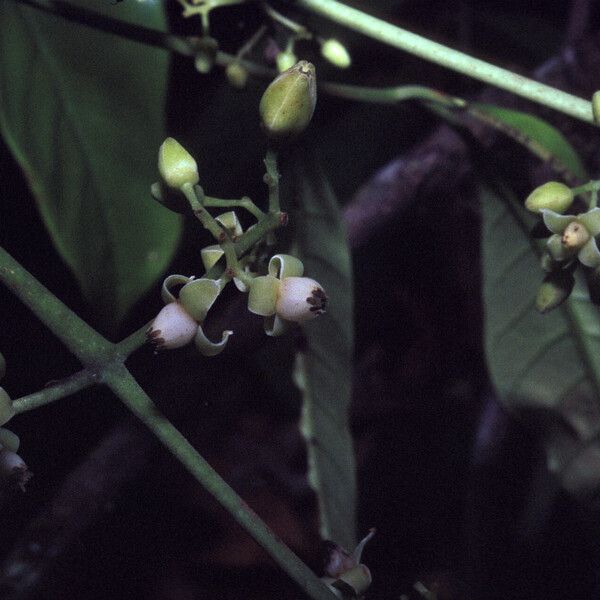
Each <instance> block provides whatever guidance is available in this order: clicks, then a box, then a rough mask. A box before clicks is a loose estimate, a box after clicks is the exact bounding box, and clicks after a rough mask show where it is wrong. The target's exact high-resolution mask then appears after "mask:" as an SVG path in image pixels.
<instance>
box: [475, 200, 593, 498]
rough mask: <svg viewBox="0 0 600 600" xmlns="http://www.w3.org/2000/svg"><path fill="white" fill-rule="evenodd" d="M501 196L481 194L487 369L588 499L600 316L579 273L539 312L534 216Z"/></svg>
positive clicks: (562, 474) (571, 486)
mask: <svg viewBox="0 0 600 600" xmlns="http://www.w3.org/2000/svg"><path fill="white" fill-rule="evenodd" d="M503 196H504V197H501V196H500V195H499V194H498V193H495V192H492V191H491V190H490V189H489V188H485V189H484V190H483V191H482V193H481V200H482V209H483V231H482V261H483V264H482V267H483V274H484V276H483V301H484V328H485V352H486V358H487V364H488V368H489V371H490V375H491V378H492V381H493V383H494V386H495V388H496V390H497V392H498V394H499V396H500V399H501V400H502V402H503V403H504V404H505V406H507V407H508V408H509V409H511V410H516V411H517V412H519V413H522V412H523V411H525V410H526V411H527V412H528V413H529V414H530V415H531V416H532V418H533V419H535V422H536V423H537V424H538V425H540V426H544V427H545V429H546V431H545V438H544V439H545V444H546V452H547V458H548V466H549V468H550V469H551V470H552V471H553V472H554V473H555V474H556V475H557V476H558V477H559V478H560V480H561V482H562V484H563V486H564V487H565V488H566V489H568V490H569V491H571V492H573V493H575V494H577V495H579V496H580V497H588V496H589V495H593V494H594V493H597V490H598V489H599V488H600V476H599V475H598V469H597V468H596V467H597V465H596V462H595V457H596V455H597V454H598V452H599V451H600V446H599V444H598V435H599V434H600V318H599V315H598V311H597V308H596V307H595V306H594V305H593V304H592V303H591V302H590V300H589V296H588V293H587V290H586V289H585V284H584V282H583V280H582V278H581V277H578V278H577V283H576V286H575V289H574V291H573V293H572V295H571V297H570V298H569V299H568V300H567V301H566V302H565V303H564V304H563V305H562V306H561V307H559V308H558V309H556V310H554V311H552V312H550V313H547V314H544V315H541V314H539V313H537V311H536V310H535V308H534V299H535V295H536V292H537V288H538V286H539V285H540V283H541V280H542V276H543V274H542V271H541V269H540V266H539V262H538V259H537V253H538V252H539V248H538V247H537V244H536V242H535V241H533V240H532V239H531V238H530V237H529V228H530V225H531V223H532V222H533V217H532V216H531V215H528V214H526V213H525V211H524V210H523V209H522V208H521V207H520V206H519V205H518V203H517V202H516V201H515V200H514V198H512V197H509V196H508V195H507V194H503ZM565 425H566V427H565Z"/></svg>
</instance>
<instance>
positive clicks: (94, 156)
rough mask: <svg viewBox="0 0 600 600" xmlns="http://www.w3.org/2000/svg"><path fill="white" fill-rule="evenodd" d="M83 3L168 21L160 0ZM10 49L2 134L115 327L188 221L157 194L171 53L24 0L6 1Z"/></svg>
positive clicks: (3, 16)
mask: <svg viewBox="0 0 600 600" xmlns="http://www.w3.org/2000/svg"><path fill="white" fill-rule="evenodd" d="M76 4H78V5H79V6H82V7H84V8H89V9H93V10H95V11H98V12H102V13H104V14H110V16H113V17H116V18H119V19H122V20H126V21H129V22H132V23H137V24H141V25H145V26H148V27H153V28H155V29H164V28H165V19H164V15H163V12H162V5H161V3H138V2H123V3H119V4H118V5H116V6H114V5H111V4H110V3H109V2H106V3H102V2H94V1H91V0H81V1H79V2H77V3H76ZM0 48H1V50H0V61H1V63H0V93H1V94H2V96H1V97H2V102H1V103H0V128H1V131H2V135H3V136H4V137H5V139H6V141H7V143H8V146H9V147H10V149H11V151H12V152H13V154H14V156H15V157H16V159H17V161H18V162H19V164H20V166H21V168H22V169H23V171H24V172H25V175H26V177H27V179H28V181H29V185H30V186H31V188H32V190H33V192H34V195H35V198H36V200H37V204H38V208H39V211H40V214H41V216H42V218H43V220H44V222H45V224H46V227H47V228H48V231H49V232H50V235H51V237H52V240H53V242H54V245H55V247H56V248H57V250H58V252H59V253H60V255H61V256H62V258H63V259H64V260H65V262H66V263H67V264H68V265H69V267H70V268H71V270H72V271H73V273H74V274H75V276H76V278H77V280H78V281H79V284H80V286H81V288H82V291H83V293H84V295H85V296H86V298H87V299H88V300H89V301H90V302H91V303H92V305H93V306H94V308H95V310H96V311H97V313H98V315H99V320H100V321H101V322H102V323H103V324H104V325H105V326H106V327H113V326H114V325H116V324H117V323H118V322H119V321H120V320H121V319H122V318H123V317H124V315H125V314H126V312H127V310H128V309H129V308H130V307H131V305H132V304H133V303H134V302H135V301H136V300H137V299H138V298H139V297H140V296H141V295H142V294H143V293H144V292H145V291H146V290H147V289H148V288H149V287H150V286H151V285H152V284H153V283H154V282H155V281H156V280H157V278H158V277H159V276H160V275H161V273H162V272H163V271H164V270H165V269H166V267H167V265H168V264H169V262H170V261H171V259H172V257H173V254H174V252H175V249H176V246H177V243H178V239H179V235H180V221H179V218H178V217H177V216H175V215H174V214H171V213H169V212H168V211H167V210H165V209H164V208H162V207H160V206H159V205H157V204H155V203H154V202H153V201H152V199H151V198H150V195H149V186H150V184H151V183H152V182H153V181H154V180H155V179H156V178H157V169H156V153H157V149H158V146H159V144H160V143H161V140H162V138H163V137H164V126H163V121H164V99H165V88H166V79H167V68H168V54H167V53H166V52H165V51H162V50H158V49H155V48H150V47H147V46H143V45H141V44H137V43H135V42H130V41H128V40H124V39H122V38H119V37H116V36H111V35H107V34H106V33H103V32H99V31H94V30H92V29H90V28H87V27H82V26H78V25H73V24H71V23H68V22H64V21H61V20H60V19H59V18H57V17H53V16H48V15H45V14H41V13H40V12H38V11H34V10H33V9H31V8H29V7H26V6H23V5H20V4H17V3H16V2H3V3H2V5H1V6H0ZM5 201H11V202H18V201H19V200H18V199H16V198H7V199H6V200H5ZM24 235H26V234H24ZM32 250H33V248H32Z"/></svg>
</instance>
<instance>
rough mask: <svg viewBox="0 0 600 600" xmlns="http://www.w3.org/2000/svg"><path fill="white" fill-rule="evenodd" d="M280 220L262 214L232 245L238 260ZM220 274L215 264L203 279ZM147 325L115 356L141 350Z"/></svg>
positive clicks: (117, 349) (276, 216) (127, 338)
mask: <svg viewBox="0 0 600 600" xmlns="http://www.w3.org/2000/svg"><path fill="white" fill-rule="evenodd" d="M263 214H264V213H263ZM280 219H281V213H279V214H276V213H273V214H271V213H268V214H264V216H263V217H262V219H261V220H260V221H259V222H258V223H257V224H256V225H255V226H254V227H253V228H252V229H250V230H249V231H246V232H245V233H244V234H243V235H241V236H240V238H239V239H238V240H237V242H235V243H234V245H233V246H234V248H235V252H236V255H237V256H238V258H239V257H241V256H243V255H244V254H245V253H246V252H248V250H250V249H251V248H253V247H254V245H255V244H257V243H258V242H259V241H260V240H262V239H263V238H264V237H265V236H267V235H268V234H269V233H270V232H272V231H275V230H276V229H277V228H279V227H280V226H281V221H280ZM222 274H223V267H222V266H221V265H219V264H216V265H215V266H214V267H212V268H211V269H209V270H208V271H207V272H206V274H205V275H204V277H207V278H208V279H219V278H220V277H221V275H222ZM148 325H149V324H148V323H146V324H145V325H143V326H142V327H140V328H139V329H138V330H137V331H134V332H133V333H132V334H131V335H129V336H128V337H126V338H125V339H124V340H123V341H121V342H119V343H118V344H117V345H116V354H117V355H118V356H120V357H123V358H125V357H127V356H129V355H130V354H131V353H133V352H135V350H137V349H138V348H141V347H142V346H143V345H144V344H145V343H146V341H147V338H146V330H147V329H148Z"/></svg>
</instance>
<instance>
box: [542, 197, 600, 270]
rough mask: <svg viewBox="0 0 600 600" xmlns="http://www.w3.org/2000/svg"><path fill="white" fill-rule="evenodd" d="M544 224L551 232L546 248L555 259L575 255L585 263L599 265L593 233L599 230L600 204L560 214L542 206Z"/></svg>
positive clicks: (569, 258)
mask: <svg viewBox="0 0 600 600" xmlns="http://www.w3.org/2000/svg"><path fill="white" fill-rule="evenodd" d="M540 212H541V214H542V217H543V219H544V224H545V225H546V227H547V228H548V229H549V230H550V231H551V232H552V233H553V234H554V235H551V236H550V237H549V238H548V242H547V245H548V252H549V254H550V256H552V258H553V259H554V260H555V261H558V262H564V261H570V260H572V259H574V258H575V256H577V258H578V259H579V262H581V263H582V264H583V265H585V266H586V267H592V268H596V267H598V266H600V252H599V251H598V246H597V244H596V240H595V237H596V236H597V235H598V234H600V208H592V209H591V210H589V211H588V212H586V213H582V214H579V215H560V214H558V213H556V212H554V211H552V210H549V209H542V210H541V211H540Z"/></svg>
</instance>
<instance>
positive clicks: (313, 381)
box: [292, 159, 356, 551]
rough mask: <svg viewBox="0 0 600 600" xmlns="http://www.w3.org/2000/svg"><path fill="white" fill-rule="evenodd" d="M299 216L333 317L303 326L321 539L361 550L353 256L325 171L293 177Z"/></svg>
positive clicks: (302, 359) (311, 266) (304, 254)
mask: <svg viewBox="0 0 600 600" xmlns="http://www.w3.org/2000/svg"><path fill="white" fill-rule="evenodd" d="M292 177H293V181H292V186H293V190H294V196H293V197H294V198H295V199H296V200H297V201H298V205H299V206H298V210H297V211H296V212H295V213H294V215H293V223H294V226H295V228H296V242H297V245H298V256H299V258H300V259H301V260H302V261H303V262H304V266H305V275H306V276H307V277H312V278H313V279H316V280H317V281H318V282H319V283H321V285H322V286H323V287H324V289H325V291H326V293H327V295H328V297H329V304H328V307H327V312H326V313H325V314H324V315H322V316H320V317H318V318H317V319H315V320H313V321H309V322H307V323H306V325H305V326H304V327H303V332H304V335H305V336H306V341H307V348H306V351H305V352H301V353H299V355H298V358H297V368H296V380H297V381H298V383H299V385H300V387H301V389H302V391H303V409H302V432H303V434H304V436H305V439H306V442H307V446H308V459H309V480H310V483H311V485H312V486H313V488H314V489H315V491H316V493H317V496H318V500H319V509H320V517H321V535H322V536H323V538H325V539H330V540H334V541H336V542H337V543H338V544H341V545H342V546H344V547H345V548H347V549H349V550H350V551H351V550H352V549H353V548H354V545H355V543H356V539H355V517H356V514H355V511H356V476H355V465H354V451H353V446H352V437H351V434H350V427H349V422H348V419H349V409H350V395H351V381H352V379H351V378H352V371H351V364H352V352H353V286H352V270H351V261H350V252H349V249H348V244H347V241H346V232H345V229H344V227H343V224H342V220H341V215H340V211H339V209H338V205H337V202H336V199H335V197H334V194H333V191H332V189H331V187H330V185H329V183H328V180H327V178H326V177H325V175H324V174H323V172H322V171H321V170H320V168H319V167H318V165H317V164H313V163H312V162H311V163H308V162H307V161H306V159H305V160H301V159H297V160H296V161H295V163H294V171H293V173H292Z"/></svg>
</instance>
